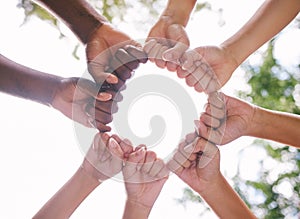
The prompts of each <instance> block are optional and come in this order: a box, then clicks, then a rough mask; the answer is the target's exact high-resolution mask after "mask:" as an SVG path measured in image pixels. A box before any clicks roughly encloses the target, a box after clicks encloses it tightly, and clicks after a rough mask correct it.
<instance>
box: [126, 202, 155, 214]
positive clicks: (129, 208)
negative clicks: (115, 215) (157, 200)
mask: <svg viewBox="0 0 300 219" xmlns="http://www.w3.org/2000/svg"><path fill="white" fill-rule="evenodd" d="M151 209H152V207H149V206H146V205H143V204H141V203H140V202H138V201H136V200H131V199H127V200H126V203H125V210H124V215H123V219H133V218H140V219H142V218H148V216H149V214H150V211H151Z"/></svg>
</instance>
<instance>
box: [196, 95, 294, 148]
mask: <svg viewBox="0 0 300 219" xmlns="http://www.w3.org/2000/svg"><path fill="white" fill-rule="evenodd" d="M220 97H221V99H224V101H221V99H220ZM203 124H204V125H203ZM197 126H198V129H199V134H200V135H202V136H203V137H204V138H206V139H209V140H210V141H212V142H215V143H216V144H226V143H229V142H231V141H233V140H235V139H237V138H239V137H241V136H252V137H257V138H263V139H268V140H273V141H276V142H279V143H282V144H287V145H291V146H295V147H298V148H300V135H299V128H298V127H299V126H300V116H299V115H295V114H292V113H286V112H280V111H275V110H268V109H265V108H262V107H258V106H255V105H253V104H250V103H248V102H246V101H244V100H241V99H238V98H235V97H230V96H227V95H225V94H223V93H218V94H217V93H215V94H211V95H210V96H209V98H208V104H207V107H206V109H205V113H203V114H202V115H201V117H200V121H199V122H198V125H197Z"/></svg>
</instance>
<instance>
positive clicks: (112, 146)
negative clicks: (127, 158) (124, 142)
mask: <svg viewBox="0 0 300 219" xmlns="http://www.w3.org/2000/svg"><path fill="white" fill-rule="evenodd" d="M108 149H109V151H110V153H111V154H112V155H113V156H116V158H119V160H120V159H122V158H123V150H122V148H121V146H120V145H119V144H118V142H117V141H116V140H115V139H114V138H112V137H111V138H109V140H108Z"/></svg>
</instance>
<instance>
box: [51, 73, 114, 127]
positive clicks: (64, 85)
mask: <svg viewBox="0 0 300 219" xmlns="http://www.w3.org/2000/svg"><path fill="white" fill-rule="evenodd" d="M98 90H99V89H98V87H97V86H96V85H95V83H93V82H92V81H89V80H86V79H83V78H81V79H79V78H65V79H62V80H61V82H60V84H59V86H58V88H57V89H56V92H55V95H54V97H53V99H52V104H51V105H52V106H53V107H54V108H55V109H57V110H59V111H60V112H62V113H63V114H64V115H65V116H67V117H69V118H70V119H73V120H74V121H76V122H79V123H81V124H83V125H85V126H87V127H93V126H95V127H96V128H98V129H99V131H103V132H104V131H110V127H108V126H106V125H105V124H107V123H110V122H111V120H112V118H111V104H110V105H109V103H111V102H112V101H108V100H110V99H111V97H112V96H111V94H107V93H101V92H100V93H99V92H98ZM103 101H108V102H103ZM104 103H105V105H104ZM94 106H96V107H94ZM103 108H106V110H105V111H104V110H100V109H103ZM105 112H107V113H105Z"/></svg>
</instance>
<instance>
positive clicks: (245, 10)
mask: <svg viewBox="0 0 300 219" xmlns="http://www.w3.org/2000/svg"><path fill="white" fill-rule="evenodd" d="M210 2H211V4H212V8H213V12H211V11H203V12H200V13H198V14H197V15H195V16H193V17H192V18H191V20H190V22H189V25H188V27H187V32H188V34H189V37H190V40H191V47H196V46H200V45H218V44H219V43H221V42H222V41H223V40H225V39H226V38H227V37H229V36H230V35H231V34H233V33H234V32H235V31H236V30H238V28H240V27H241V25H242V24H243V23H244V22H246V21H247V19H249V18H250V16H251V15H252V14H253V13H254V12H255V10H256V9H257V8H258V7H259V5H260V4H261V3H262V1H261V0H254V1H234V0H226V1H216V0H213V1H210ZM17 3H18V1H15V0H12V1H4V0H2V1H1V7H0V27H1V30H2V31H1V35H0V51H1V54H2V55H4V56H6V57H8V58H10V59H12V60H14V61H16V62H18V63H20V64H23V65H26V66H28V67H31V68H34V69H37V70H40V71H45V72H48V73H51V74H56V75H59V76H62V77H73V76H77V77H80V76H82V75H83V74H84V72H85V71H86V63H85V55H84V48H83V47H82V46H81V47H80V48H79V51H78V55H79V57H80V60H79V61H78V60H76V59H74V57H72V55H71V54H72V51H73V49H74V46H75V45H76V44H77V39H76V37H75V36H74V35H73V34H72V33H71V32H70V31H69V30H68V29H67V28H66V27H65V26H64V25H63V24H61V29H62V31H63V33H64V34H65V35H66V36H67V37H65V38H62V39H59V32H58V31H57V30H56V29H55V28H53V27H52V26H51V25H49V24H48V23H46V22H43V21H41V20H39V19H37V18H32V19H31V20H30V21H29V22H28V23H26V24H24V25H21V24H22V22H23V18H24V15H23V11H22V9H18V8H17V7H16V5H17ZM219 8H223V14H222V15H223V16H222V19H223V20H224V21H225V24H224V25H223V26H219V25H218V23H220V22H222V20H220V18H219V17H218V16H217V15H216V11H217V10H218V9H219ZM132 10H134V9H132ZM131 14H134V12H133V13H131ZM137 17H138V16H137ZM131 19H132V18H130V17H127V18H126V19H125V22H121V23H119V24H118V25H117V27H118V28H119V29H120V30H122V31H126V32H127V33H128V34H129V35H130V36H132V37H133V38H134V39H144V38H145V37H146V36H147V31H148V30H149V28H150V27H151V24H147V25H148V26H149V28H148V29H147V28H145V27H143V28H141V29H139V28H136V26H134V25H133V24H131V23H130V21H131ZM126 21H127V22H126ZM153 22H155V21H153ZM144 29H145V30H144ZM299 36H300V33H299V31H294V32H288V31H287V32H286V33H284V36H283V37H282V38H281V41H280V43H279V46H278V52H277V54H278V56H279V57H280V58H281V61H282V62H283V63H284V64H286V65H289V64H291V62H293V60H295V59H297V58H298V59H299V48H300V47H299V46H298V47H297V46H295V45H299V42H298V44H297V43H296V42H297V41H296V40H297V39H299ZM292 40H293V41H292ZM293 42H294V43H293ZM295 48H296V49H295ZM297 48H298V49H297ZM297 50H298V51H297ZM286 54H289V56H288V57H289V58H286V57H287V55H286ZM253 57H254V58H253V60H254V61H255V54H254V55H253ZM291 57H292V58H291ZM253 60H252V61H253ZM149 73H153V74H154V75H158V74H164V75H165V76H166V77H168V78H170V79H172V80H174V83H175V82H176V83H178V84H180V85H182V87H185V88H186V92H187V93H188V94H189V96H190V97H191V98H192V101H194V103H195V105H196V106H197V110H198V113H200V112H201V111H202V107H203V105H204V104H205V100H206V96H205V94H195V92H193V90H192V89H189V88H187V86H184V83H183V81H180V80H179V79H177V78H176V77H175V76H174V74H172V73H168V72H167V71H166V70H159V69H157V68H156V67H154V65H153V64H151V63H147V64H145V65H142V66H141V67H140V68H139V69H138V70H136V72H135V76H134V78H138V77H139V76H140V75H144V74H149ZM132 81H133V79H132ZM243 81H245V79H244V77H243V71H242V70H241V69H238V70H237V71H236V72H235V73H234V75H233V77H232V79H231V80H230V81H229V82H228V84H226V86H225V87H224V88H222V91H223V92H225V93H226V94H230V95H235V92H236V91H238V90H244V89H248V88H247V86H246V85H245V84H244V83H241V82H243ZM146 98H148V99H142V98H139V99H137V101H135V102H134V103H135V105H134V106H132V108H131V110H132V111H131V112H130V113H129V114H128V115H129V116H128V124H129V127H130V128H132V130H133V132H137V133H136V134H138V135H140V136H143V135H147V134H149V121H148V120H149V119H151V118H152V117H153V116H154V115H156V114H157V113H160V114H159V115H160V116H161V117H162V118H164V119H165V122H166V125H167V126H166V130H167V132H166V133H165V135H164V136H163V137H164V139H163V140H162V142H161V143H160V144H159V145H158V146H157V147H154V148H153V150H154V151H156V152H157V153H158V155H160V156H163V157H164V156H166V155H167V154H168V153H169V151H171V150H173V149H174V148H175V145H174V141H176V138H177V137H176V138H174V133H180V130H177V129H176V128H178V125H177V124H178V122H180V121H181V119H183V118H184V117H181V116H182V115H178V109H176V106H175V105H174V103H173V102H172V101H170V100H168V98H164V97H163V96H157V95H152V96H151V95H150V96H148V97H146ZM154 101H155V103H159V104H157V105H158V106H159V107H156V108H155V107H154V104H148V105H147V103H151V102H154ZM0 102H1V110H0V112H1V113H0V136H1V137H0V144H1V149H2V151H1V153H0V172H1V182H0V194H1V196H0V209H1V210H0V218H8V219H15V218H18V219H19V218H30V217H32V216H33V215H34V214H35V213H36V212H37V211H38V210H39V209H40V208H41V207H42V205H43V204H44V203H45V202H46V201H47V200H48V199H49V198H50V197H51V196H52V195H53V194H54V193H55V192H56V191H57V190H58V189H59V188H60V187H61V186H62V185H63V184H64V183H65V182H66V181H67V180H68V179H69V178H70V177H71V176H72V174H73V173H74V172H75V171H76V170H77V168H78V167H79V166H80V164H81V162H82V160H83V156H84V155H83V153H82V151H81V148H80V144H79V140H78V135H77V134H78V128H76V127H78V126H75V125H74V123H73V122H72V121H71V120H69V119H68V118H66V117H64V116H63V115H62V114H61V113H60V112H58V111H56V110H54V109H52V108H49V107H46V106H43V105H40V104H38V103H34V102H31V101H28V100H23V99H20V98H16V97H12V96H9V95H6V94H3V93H0ZM168 104H169V105H170V106H168ZM141 112H146V116H144V115H145V114H141ZM132 115H134V116H132ZM145 118H146V119H145ZM90 131H91V130H90ZM113 131H114V130H113ZM91 132H93V131H91ZM121 134H122V133H121ZM91 140H92V139H91ZM252 140H253V139H252V138H250V137H243V138H240V139H238V140H236V141H234V142H233V143H230V144H228V145H226V146H224V147H221V148H220V149H221V157H222V160H221V166H222V172H223V173H224V174H225V175H226V176H227V177H228V179H229V178H230V176H233V175H234V174H235V172H236V168H237V162H238V154H239V152H240V151H241V150H242V149H243V148H245V147H246V146H248V145H250V144H251V142H252ZM172 145H173V146H172ZM257 154H259V156H261V157H263V156H265V155H264V154H263V153H262V152H261V151H257V150H255V149H251V150H250V149H249V150H248V153H247V158H245V160H250V161H251V160H252V161H253V164H254V165H252V168H251V170H249V172H248V175H247V174H246V175H245V177H251V176H254V175H255V172H256V170H257V169H256V168H258V166H255V160H257V159H259V157H257ZM184 187H185V185H184V183H182V182H181V181H180V180H179V179H178V178H177V177H176V176H174V175H171V176H170V178H169V180H168V181H167V183H166V185H165V186H164V188H163V190H162V192H161V195H160V196H159V198H158V200H157V202H156V204H155V206H154V208H153V210H152V213H151V215H150V218H167V217H168V218H170V217H173V218H182V217H185V218H190V219H195V218H199V212H200V210H201V209H202V208H203V207H202V206H201V205H199V204H197V205H196V204H189V205H188V206H187V208H184V207H183V206H182V205H179V204H178V203H177V202H176V201H175V199H176V198H180V197H181V196H182V189H183V188H184ZM125 198H126V195H125V190H124V185H123V184H122V183H120V182H117V181H115V180H109V181H107V182H105V183H103V184H102V185H101V186H100V187H98V188H97V189H96V190H95V191H94V192H93V193H92V194H91V195H90V196H89V197H88V198H87V199H86V200H85V201H84V202H83V203H82V204H81V205H80V207H79V208H78V209H77V210H76V211H75V213H74V214H73V215H72V217H71V218H73V219H75V218H76V219H77V218H78V219H79V218H91V219H92V218H99V217H101V216H102V217H105V218H121V215H122V212H123V205H124V202H125ZM200 218H201V217H200ZM205 218H216V216H215V215H214V214H213V213H209V215H208V216H206V217H205Z"/></svg>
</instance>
